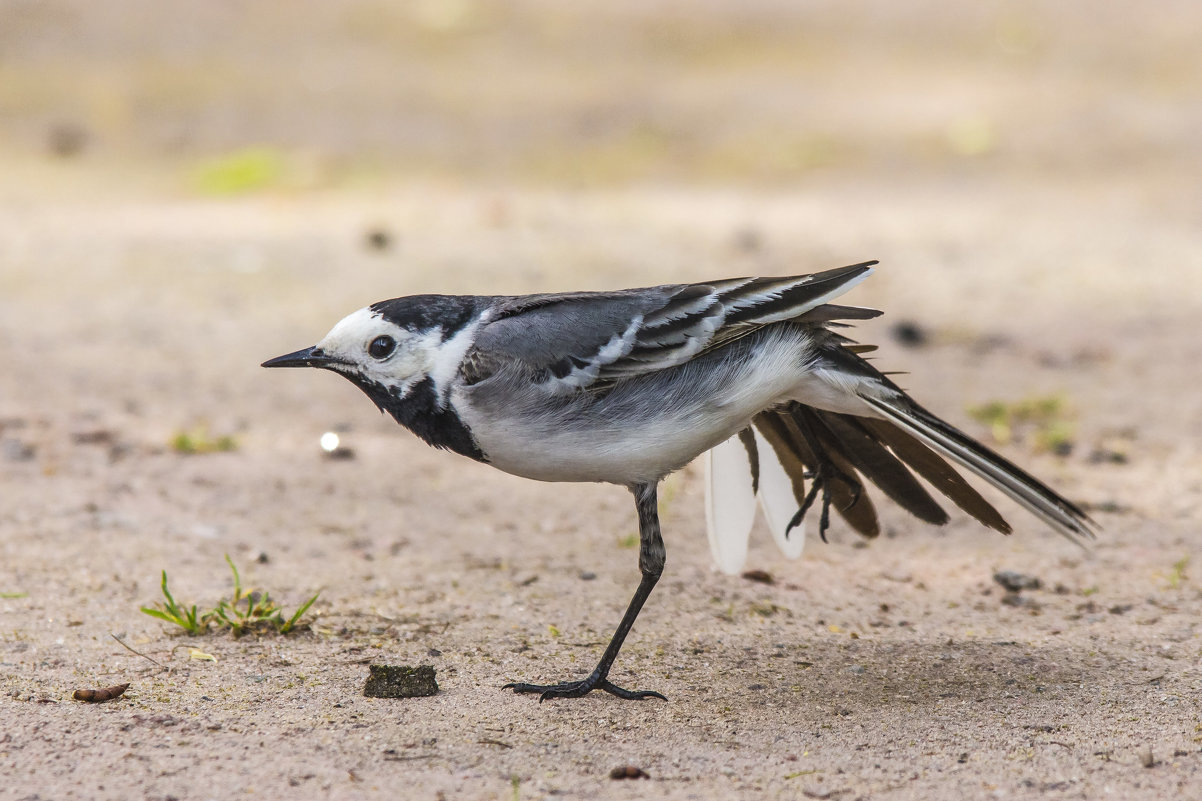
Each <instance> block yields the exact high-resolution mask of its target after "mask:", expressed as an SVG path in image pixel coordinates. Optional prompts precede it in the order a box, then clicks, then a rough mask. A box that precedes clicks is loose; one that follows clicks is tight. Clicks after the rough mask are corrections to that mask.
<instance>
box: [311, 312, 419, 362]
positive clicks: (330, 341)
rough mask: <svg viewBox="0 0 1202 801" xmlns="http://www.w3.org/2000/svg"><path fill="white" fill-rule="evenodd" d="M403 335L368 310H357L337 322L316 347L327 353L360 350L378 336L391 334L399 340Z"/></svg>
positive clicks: (397, 328) (396, 326)
mask: <svg viewBox="0 0 1202 801" xmlns="http://www.w3.org/2000/svg"><path fill="white" fill-rule="evenodd" d="M405 333H406V332H405V331H404V329H402V328H401V327H400V326H398V325H395V324H393V323H390V322H388V321H387V320H385V319H384V318H383V317H381V316H380V315H379V314H377V313H376V312H374V311H372V310H371V309H370V308H366V309H359V311H356V312H352V313H350V314H348V315H347V316H346V317H343V318H342V319H341V320H339V321H338V324H337V325H336V326H334V327H333V328H331V329H330V333H328V334H326V336H325V339H323V340H322V341H321V342H318V343H317V347H319V348H321V349H322V350H324V351H327V352H333V351H337V350H341V349H346V348H362V347H363V346H364V345H365V344H367V343H368V342H370V341H371V340H372V339H374V338H375V337H378V336H380V334H391V335H392V336H393V337H394V338H396V339H398V340H399V339H401V338H402V337H403V336H404V335H405Z"/></svg>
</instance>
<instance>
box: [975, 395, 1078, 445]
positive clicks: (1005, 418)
mask: <svg viewBox="0 0 1202 801" xmlns="http://www.w3.org/2000/svg"><path fill="white" fill-rule="evenodd" d="M968 413H969V415H971V416H972V417H973V418H974V419H975V420H977V421H978V422H980V423H983V424H985V425H986V426H988V427H989V433H990V434H991V435H992V436H993V439H994V441H995V442H997V443H998V444H1000V445H1008V444H1010V443H1011V442H1016V441H1019V440H1021V439H1022V438H1023V434H1024V433H1026V432H1030V433H1031V434H1032V436H1033V440H1034V444H1035V447H1036V448H1037V449H1038V450H1043V451H1050V452H1052V453H1055V454H1058V455H1067V454H1068V452H1069V451H1070V450H1072V447H1073V435H1074V433H1075V432H1074V427H1073V422H1072V419H1071V418H1072V411H1071V409H1070V408H1069V405H1068V403H1067V402H1066V401H1065V399H1064V398H1063V397H1061V396H1059V395H1049V396H1046V397H1037V398H1027V399H1026V400H1020V401H1014V402H1011V403H1007V402H1004V401H990V402H989V403H984V404H981V405H980V406H972V407H969V409H968Z"/></svg>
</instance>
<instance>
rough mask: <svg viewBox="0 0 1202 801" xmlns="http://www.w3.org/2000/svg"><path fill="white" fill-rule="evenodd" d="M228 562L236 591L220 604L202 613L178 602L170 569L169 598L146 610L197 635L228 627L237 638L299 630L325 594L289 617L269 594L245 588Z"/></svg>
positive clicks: (315, 594)
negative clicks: (302, 620)
mask: <svg viewBox="0 0 1202 801" xmlns="http://www.w3.org/2000/svg"><path fill="white" fill-rule="evenodd" d="M225 561H226V564H228V565H229V566H230V571H232V572H233V574H234V594H233V595H232V596H231V597H229V598H223V599H221V600H220V601H218V602H217V606H215V607H213V608H212V609H210V610H209V611H207V612H201V611H199V609H198V607H197V606H196V605H195V604H193V605H192V606H191V607H187V606H180V605H179V604H178V603H176V600H175V598H174V597H172V595H171V591H170V590H169V589H168V588H167V571H166V570H164V571H163V581H162V589H163V597H164V598H165V599H166V601H165V602H162V603H159V604H156V605H155V606H153V607H149V606H143V607H142V611H143V612H144V613H146V614H148V615H150V616H151V617H156V618H158V619H159V620H164V621H166V622H168V623H173V624H175V625H176V626H179V627H180V628H182V629H183V630H184V631H186V632H187V633H188V634H193V635H198V634H204V633H205V632H207V631H208V630H209V628H210V627H212V626H215V627H216V628H217V629H219V630H225V629H228V630H229V631H230V632H232V633H233V635H234V636H235V637H241V636H242V635H244V634H252V633H253V634H263V633H268V632H272V631H274V632H276V633H278V634H288V633H289V632H292V631H296V630H297V625H298V623H299V621H300V619H301V617H302V616H303V615H304V614H305V612H307V611H309V607H311V606H312V605H313V603H314V602H315V601H316V600H317V596H319V595H320V594H321V593H320V592H318V593H314V594H313V597H312V598H310V599H309V600H307V601H305V602H304V603H303V604H301V605H300V607H299V608H298V609H297V610H296V611H295V612H294V613H292V615H291V616H289V617H287V618H285V617H284V610H283V608H282V607H281V606H279V605H278V604H277V603H276V602H275V601H273V600H272V599H271V595H270V594H269V593H267V592H266V591H260V590H256V589H244V588H243V587H242V577H241V576H240V575H239V573H238V568H237V566H235V565H234V560H232V559H230V557H229V555H228V554H227V555H226V557H225Z"/></svg>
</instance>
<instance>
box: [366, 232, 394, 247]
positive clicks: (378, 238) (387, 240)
mask: <svg viewBox="0 0 1202 801" xmlns="http://www.w3.org/2000/svg"><path fill="white" fill-rule="evenodd" d="M363 243H364V244H365V245H367V247H368V249H370V250H380V251H383V250H388V248H389V247H391V246H392V234H390V233H388V231H386V230H384V229H383V228H372V229H370V230H369V231H367V233H366V234H364V236H363Z"/></svg>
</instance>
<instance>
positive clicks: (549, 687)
mask: <svg viewBox="0 0 1202 801" xmlns="http://www.w3.org/2000/svg"><path fill="white" fill-rule="evenodd" d="M501 689H502V690H513V691H514V692H515V693H538V700H539V701H540V702H542V701H546V700H547V699H548V698H583V697H584V696H585V695H588V694H589V693H591V692H592V691H593V690H604V691H605V692H607V693H609V694H610V695H616V696H618V697H619V698H625V699H626V700H628V701H642V700H643V699H644V698H659V699H660V700H662V701H667V700H668V699H667V698H665V697H664V696H662V695H660V694H659V693H657V692H654V691H653V690H626V689H623V688H622V687H619V686H618V685H616V684H614V683H613V682H611V681H610V680H609V679H607V678H604V677H602V676H598V675H597V674H595V673H594V674H593V675H591V676H589V677H588V678H587V679H581V680H580V681H565V682H561V683H559V684H526V683H524V682H511V683H509V684H506V685H505V686H504V687H502V688H501Z"/></svg>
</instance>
